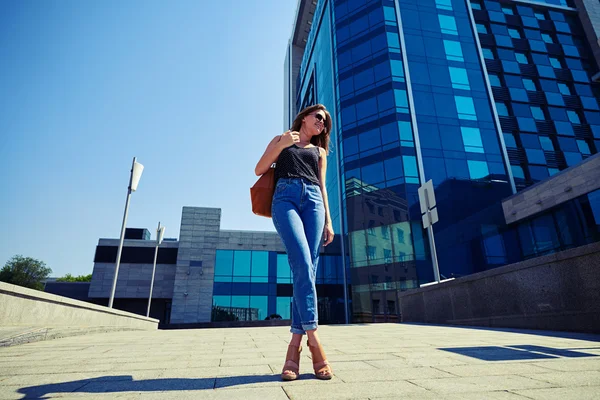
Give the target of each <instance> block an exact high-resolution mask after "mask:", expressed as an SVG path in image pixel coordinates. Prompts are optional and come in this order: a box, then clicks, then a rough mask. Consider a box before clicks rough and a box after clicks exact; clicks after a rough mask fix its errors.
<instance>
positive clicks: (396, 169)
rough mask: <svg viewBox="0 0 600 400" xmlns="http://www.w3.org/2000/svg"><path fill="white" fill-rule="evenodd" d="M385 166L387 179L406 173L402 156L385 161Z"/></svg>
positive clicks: (396, 177)
mask: <svg viewBox="0 0 600 400" xmlns="http://www.w3.org/2000/svg"><path fill="white" fill-rule="evenodd" d="M383 163H384V166H385V179H386V180H388V181H390V180H392V179H398V178H402V176H404V173H403V171H402V159H401V158H400V157H394V158H389V159H387V160H385V161H384V162H383Z"/></svg>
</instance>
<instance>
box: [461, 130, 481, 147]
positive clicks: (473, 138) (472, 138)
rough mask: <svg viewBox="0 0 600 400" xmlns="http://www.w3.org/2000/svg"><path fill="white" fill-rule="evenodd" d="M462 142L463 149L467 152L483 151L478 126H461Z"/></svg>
mask: <svg viewBox="0 0 600 400" xmlns="http://www.w3.org/2000/svg"><path fill="white" fill-rule="evenodd" d="M460 131H461V133H462V138H463V143H464V145H465V151H466V152H468V153H483V152H484V151H483V142H482V141H481V132H479V129H478V128H468V127H466V126H461V127H460Z"/></svg>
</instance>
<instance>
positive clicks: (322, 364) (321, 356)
mask: <svg viewBox="0 0 600 400" xmlns="http://www.w3.org/2000/svg"><path fill="white" fill-rule="evenodd" d="M306 345H307V346H308V348H309V350H310V354H312V363H313V369H314V370H315V376H316V377H317V379H323V380H328V379H331V378H333V371H332V370H331V366H330V365H329V362H328V361H327V357H326V356H325V350H323V346H321V343H319V342H316V343H313V344H311V343H310V342H309V341H308V340H307V341H306Z"/></svg>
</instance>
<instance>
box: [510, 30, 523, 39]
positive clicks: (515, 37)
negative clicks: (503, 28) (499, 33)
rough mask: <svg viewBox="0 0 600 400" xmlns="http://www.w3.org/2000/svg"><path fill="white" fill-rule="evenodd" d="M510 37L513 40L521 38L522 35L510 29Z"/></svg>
mask: <svg viewBox="0 0 600 400" xmlns="http://www.w3.org/2000/svg"><path fill="white" fill-rule="evenodd" d="M508 35H509V36H510V37H511V38H513V39H520V38H521V33H520V32H519V31H518V30H516V29H512V28H508Z"/></svg>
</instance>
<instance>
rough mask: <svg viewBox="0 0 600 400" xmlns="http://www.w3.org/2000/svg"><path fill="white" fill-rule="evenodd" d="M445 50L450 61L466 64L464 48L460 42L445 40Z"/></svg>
mask: <svg viewBox="0 0 600 400" xmlns="http://www.w3.org/2000/svg"><path fill="white" fill-rule="evenodd" d="M444 50H445V51H446V58H447V59H448V60H450V61H460V62H464V61H465V59H464V57H463V52H462V48H461V46H460V42H456V41H454V40H444Z"/></svg>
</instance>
